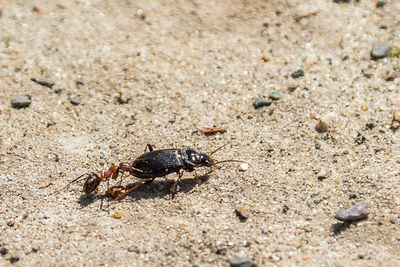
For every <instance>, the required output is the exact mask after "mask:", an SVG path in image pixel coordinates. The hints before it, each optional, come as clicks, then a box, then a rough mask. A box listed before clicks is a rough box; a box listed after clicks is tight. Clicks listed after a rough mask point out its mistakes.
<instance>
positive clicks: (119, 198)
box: [115, 182, 146, 200]
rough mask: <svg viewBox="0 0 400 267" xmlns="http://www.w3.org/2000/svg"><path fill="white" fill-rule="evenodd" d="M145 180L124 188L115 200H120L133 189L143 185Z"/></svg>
mask: <svg viewBox="0 0 400 267" xmlns="http://www.w3.org/2000/svg"><path fill="white" fill-rule="evenodd" d="M145 183H146V182H140V183H139V184H137V185H135V186H134V187H132V188H130V189H128V190H126V191H125V192H124V193H123V194H121V195H119V196H118V197H117V198H116V199H115V200H121V199H123V198H124V197H126V196H127V195H128V194H129V193H130V192H132V191H133V190H135V189H136V188H139V187H141V186H142V185H144V184H145Z"/></svg>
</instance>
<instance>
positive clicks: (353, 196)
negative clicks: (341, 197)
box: [349, 192, 357, 199]
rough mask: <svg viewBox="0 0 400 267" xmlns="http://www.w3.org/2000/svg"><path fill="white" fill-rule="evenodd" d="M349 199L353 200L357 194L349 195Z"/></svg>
mask: <svg viewBox="0 0 400 267" xmlns="http://www.w3.org/2000/svg"><path fill="white" fill-rule="evenodd" d="M349 198H350V199H354V198H357V194H356V193H353V192H352V193H349Z"/></svg>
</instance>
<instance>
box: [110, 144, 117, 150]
mask: <svg viewBox="0 0 400 267" xmlns="http://www.w3.org/2000/svg"><path fill="white" fill-rule="evenodd" d="M117 146H118V144H117V143H111V144H110V148H111V149H113V148H116V147H117Z"/></svg>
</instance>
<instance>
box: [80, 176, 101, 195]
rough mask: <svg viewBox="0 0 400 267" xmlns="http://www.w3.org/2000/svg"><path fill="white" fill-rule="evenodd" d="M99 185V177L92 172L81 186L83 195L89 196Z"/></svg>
mask: <svg viewBox="0 0 400 267" xmlns="http://www.w3.org/2000/svg"><path fill="white" fill-rule="evenodd" d="M99 184H100V177H99V176H98V175H97V174H95V173H93V172H92V173H91V174H89V175H88V178H87V179H86V181H85V183H84V184H83V192H84V193H85V194H90V193H92V192H93V191H94V190H96V189H97V187H98V186H99Z"/></svg>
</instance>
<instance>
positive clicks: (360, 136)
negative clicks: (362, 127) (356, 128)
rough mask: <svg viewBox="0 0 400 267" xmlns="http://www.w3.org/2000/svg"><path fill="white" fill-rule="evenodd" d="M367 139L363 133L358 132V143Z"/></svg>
mask: <svg viewBox="0 0 400 267" xmlns="http://www.w3.org/2000/svg"><path fill="white" fill-rule="evenodd" d="M366 140H367V139H366V138H365V137H364V136H363V135H362V134H361V133H358V134H357V137H356V140H355V141H356V143H357V144H359V145H361V144H362V143H364V142H365V141H366Z"/></svg>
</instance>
